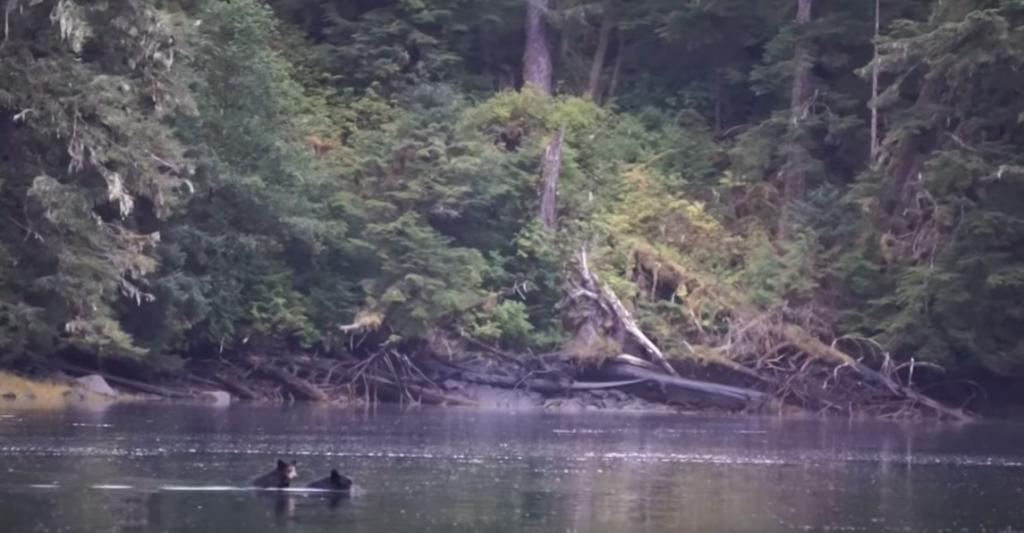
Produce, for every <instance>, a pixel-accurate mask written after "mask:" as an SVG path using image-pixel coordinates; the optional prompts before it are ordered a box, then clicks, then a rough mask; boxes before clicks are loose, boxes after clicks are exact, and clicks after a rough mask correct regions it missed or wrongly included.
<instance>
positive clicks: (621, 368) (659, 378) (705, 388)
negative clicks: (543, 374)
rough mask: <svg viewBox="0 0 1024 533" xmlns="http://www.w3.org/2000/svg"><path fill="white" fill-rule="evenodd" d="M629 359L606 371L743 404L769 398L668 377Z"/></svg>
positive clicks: (708, 383) (708, 382) (728, 386)
mask: <svg viewBox="0 0 1024 533" xmlns="http://www.w3.org/2000/svg"><path fill="white" fill-rule="evenodd" d="M629 357H630V356H626V357H625V358H623V357H622V356H620V357H618V358H616V359H615V360H613V361H612V362H611V363H610V364H609V365H608V366H607V367H606V371H607V372H608V373H609V374H611V375H615V376H622V377H630V378H634V379H642V380H649V381H653V382H655V383H660V384H663V385H668V386H672V387H679V388H681V389H684V390H686V391H689V392H696V393H700V394H705V395H709V396H714V397H718V398H722V399H725V400H730V401H735V402H738V403H742V404H755V403H760V402H763V401H764V400H765V398H766V397H767V395H766V394H765V393H763V392H761V391H757V390H754V389H746V388H742V387H734V386H732V385H722V384H720V383H713V382H710V381H700V380H696V379H688V378H684V377H680V376H667V375H665V374H663V373H661V372H659V371H658V370H655V369H652V368H645V367H643V366H637V365H636V364H633V362H632V361H630V360H629Z"/></svg>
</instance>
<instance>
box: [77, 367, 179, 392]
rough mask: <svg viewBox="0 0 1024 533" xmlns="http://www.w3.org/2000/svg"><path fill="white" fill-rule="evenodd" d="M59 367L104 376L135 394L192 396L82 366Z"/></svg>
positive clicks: (78, 372)
mask: <svg viewBox="0 0 1024 533" xmlns="http://www.w3.org/2000/svg"><path fill="white" fill-rule="evenodd" d="M57 367H58V368H60V369H61V370H64V371H66V372H71V373H73V374H80V375H83V376H85V375H88V374H96V375H98V376H102V377H103V379H105V380H107V381H109V382H111V383H114V384H116V385H119V386H121V387H123V388H126V389H129V390H132V391H135V392H144V393H146V394H153V395H156V396H160V397H163V398H188V397H190V396H191V395H190V394H189V393H187V392H184V391H178V390H173V389H168V388H165V387H160V386H158V385H153V384H151V383H143V382H141V381H136V380H134V379H128V378H123V377H120V376H115V375H113V374H109V373H107V372H103V371H100V370H90V369H88V368H82V367H80V366H76V365H72V364H69V363H64V362H57Z"/></svg>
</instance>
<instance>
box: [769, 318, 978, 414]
mask: <svg viewBox="0 0 1024 533" xmlns="http://www.w3.org/2000/svg"><path fill="white" fill-rule="evenodd" d="M783 337H784V338H785V339H786V341H787V342H789V343H790V344H792V345H793V346H795V347H797V348H798V349H800V350H801V351H803V352H804V353H806V354H807V355H809V356H811V357H816V358H818V359H821V360H825V361H829V362H830V363H832V364H835V365H838V366H837V369H836V371H837V372H838V370H839V368H842V367H848V368H850V369H852V370H853V371H854V372H856V373H858V374H860V376H861V377H863V378H864V379H865V380H866V381H868V382H871V383H874V384H875V385H878V386H881V387H884V388H885V389H888V390H889V391H890V392H891V393H892V394H893V395H894V396H897V397H900V398H904V399H906V400H909V401H911V402H914V403H917V404H920V405H923V406H925V407H927V408H929V409H931V410H932V411H934V412H935V413H936V414H938V415H939V416H940V417H944V418H948V419H951V420H958V421H969V420H973V419H974V417H973V416H972V415H971V414H970V413H967V412H966V411H964V410H963V409H958V408H954V407H949V406H947V405H944V404H942V403H941V402H939V401H937V400H934V399H932V398H929V397H928V396H925V395H924V394H921V393H920V392H918V391H916V390H914V389H913V388H911V387H908V386H906V385H904V384H902V383H899V382H897V381H895V380H893V379H892V378H889V377H887V376H885V375H884V374H882V373H881V372H878V371H877V370H874V369H872V368H869V367H868V366H866V365H864V364H863V363H861V362H860V361H858V360H856V359H854V358H853V357H850V356H849V355H847V354H845V353H843V352H842V351H840V350H838V349H837V348H835V347H833V346H829V345H827V344H825V343H823V342H821V341H820V340H818V339H817V338H816V337H814V336H813V335H811V334H809V333H807V332H806V331H805V330H803V329H802V328H799V327H797V326H786V327H785V329H784V330H783Z"/></svg>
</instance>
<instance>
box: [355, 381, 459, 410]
mask: <svg viewBox="0 0 1024 533" xmlns="http://www.w3.org/2000/svg"><path fill="white" fill-rule="evenodd" d="M360 379H365V380H366V381H372V382H373V383H376V384H378V385H383V386H386V387H391V388H394V389H395V390H396V391H399V393H401V391H402V390H405V391H408V392H409V393H410V394H414V395H416V396H418V397H419V399H418V400H419V401H420V402H422V403H430V404H450V405H461V406H476V405H477V402H475V401H473V400H470V399H469V398H462V397H459V396H452V395H449V394H444V393H442V392H437V391H433V390H430V389H428V388H426V387H421V386H419V385H415V384H413V383H402V384H398V383H395V382H394V381H392V380H390V379H387V378H382V377H380V376H374V375H371V374H364V375H362V376H361V378H360ZM424 400H426V401H424Z"/></svg>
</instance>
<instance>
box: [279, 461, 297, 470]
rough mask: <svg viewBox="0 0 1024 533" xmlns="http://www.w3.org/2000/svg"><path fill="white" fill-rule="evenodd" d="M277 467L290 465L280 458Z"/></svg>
mask: <svg viewBox="0 0 1024 533" xmlns="http://www.w3.org/2000/svg"><path fill="white" fill-rule="evenodd" d="M292 464H295V463H292ZM277 467H278V468H282V469H283V468H288V465H287V464H286V463H285V462H284V461H282V460H280V459H278V460H277Z"/></svg>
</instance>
